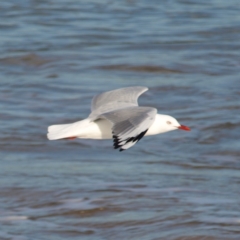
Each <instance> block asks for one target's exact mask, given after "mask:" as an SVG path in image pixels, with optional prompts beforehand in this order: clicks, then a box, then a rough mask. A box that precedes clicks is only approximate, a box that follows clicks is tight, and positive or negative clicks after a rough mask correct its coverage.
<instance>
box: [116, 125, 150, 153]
mask: <svg viewBox="0 0 240 240" xmlns="http://www.w3.org/2000/svg"><path fill="white" fill-rule="evenodd" d="M147 131H148V129H147V130H145V131H143V132H141V133H140V134H138V135H137V136H135V137H129V138H127V139H126V140H124V141H123V140H121V141H120V140H119V138H118V136H117V135H114V133H113V147H114V149H118V148H120V149H119V151H120V152H122V151H124V150H126V149H123V148H122V146H124V144H126V143H129V142H138V141H139V140H140V139H141V138H142V137H143V136H144V135H145V134H146V132H147ZM122 142H124V144H123V143H122Z"/></svg>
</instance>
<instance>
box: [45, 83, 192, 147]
mask: <svg viewBox="0 0 240 240" xmlns="http://www.w3.org/2000/svg"><path fill="white" fill-rule="evenodd" d="M147 90H148V88H147V87H141V86H134V87H126V88H120V89H116V90H112V91H108V92H104V93H101V94H99V95H96V96H95V97H94V98H93V99H92V104H91V114H90V115H89V116H88V118H86V119H84V120H81V121H78V122H74V123H70V124H61V125H52V126H49V127H48V134H47V137H48V139H49V140H57V139H75V138H85V139H112V138H113V146H114V148H115V149H119V150H120V151H123V150H126V149H128V148H130V147H132V146H133V145H134V144H135V143H137V142H138V141H139V140H140V139H141V138H142V137H143V136H149V135H155V134H160V133H165V132H169V131H173V130H176V129H181V130H185V131H190V128H189V127H187V126H184V125H180V124H179V122H178V121H177V120H176V119H175V118H173V117H171V116H168V115H162V114H157V109H156V108H153V107H141V106H138V102H137V100H138V97H139V96H140V95H141V94H142V93H144V92H146V91H147Z"/></svg>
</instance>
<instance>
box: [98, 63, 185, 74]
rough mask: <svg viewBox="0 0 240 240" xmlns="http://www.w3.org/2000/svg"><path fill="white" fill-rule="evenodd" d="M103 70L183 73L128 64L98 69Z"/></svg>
mask: <svg viewBox="0 0 240 240" xmlns="http://www.w3.org/2000/svg"><path fill="white" fill-rule="evenodd" d="M97 68H99V69H103V70H117V71H134V72H146V73H183V72H182V71H180V70H176V69H170V68H166V67H162V66H150V65H140V66H131V65H126V64H119V65H105V66H99V67H97Z"/></svg>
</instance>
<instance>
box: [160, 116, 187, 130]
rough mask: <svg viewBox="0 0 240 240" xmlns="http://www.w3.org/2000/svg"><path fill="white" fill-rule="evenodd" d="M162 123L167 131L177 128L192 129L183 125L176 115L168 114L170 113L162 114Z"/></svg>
mask: <svg viewBox="0 0 240 240" xmlns="http://www.w3.org/2000/svg"><path fill="white" fill-rule="evenodd" d="M161 124H162V127H163V128H164V129H165V131H166V132H168V131H173V130H176V129H180V130H185V131H190V128H189V127H187V126H185V125H181V124H180V123H179V122H178V121H177V119H175V118H174V117H171V116H168V115H161Z"/></svg>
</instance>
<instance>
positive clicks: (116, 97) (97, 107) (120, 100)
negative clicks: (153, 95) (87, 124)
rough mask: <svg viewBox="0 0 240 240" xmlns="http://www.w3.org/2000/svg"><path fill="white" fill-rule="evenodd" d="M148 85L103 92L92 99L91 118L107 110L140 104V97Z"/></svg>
mask: <svg viewBox="0 0 240 240" xmlns="http://www.w3.org/2000/svg"><path fill="white" fill-rule="evenodd" d="M147 90H148V88H147V87H138V86H137V87H127V88H120V89H117V90H113V91H109V92H104V93H101V94H99V95H97V96H95V97H94V98H93V100H92V106H91V110H92V113H91V114H90V116H89V117H90V118H95V117H97V116H98V115H101V114H103V113H106V112H110V111H114V110H118V109H122V108H127V107H133V106H138V102H137V100H138V97H139V96H140V95H141V94H142V93H144V92H145V91H147Z"/></svg>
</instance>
